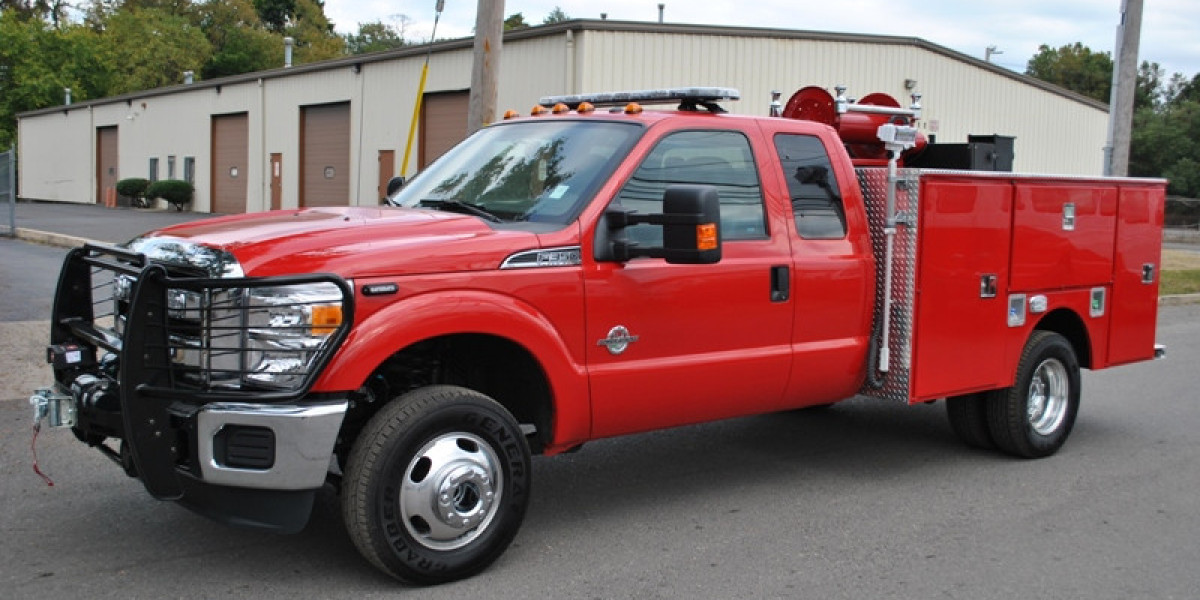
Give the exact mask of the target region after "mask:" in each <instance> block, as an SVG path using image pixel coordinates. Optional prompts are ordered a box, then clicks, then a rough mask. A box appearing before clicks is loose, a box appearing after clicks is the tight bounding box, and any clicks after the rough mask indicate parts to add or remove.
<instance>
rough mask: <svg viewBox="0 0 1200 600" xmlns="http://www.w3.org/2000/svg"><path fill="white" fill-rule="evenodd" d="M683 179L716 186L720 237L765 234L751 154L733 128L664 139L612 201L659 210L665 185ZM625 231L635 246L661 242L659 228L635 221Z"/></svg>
mask: <svg viewBox="0 0 1200 600" xmlns="http://www.w3.org/2000/svg"><path fill="white" fill-rule="evenodd" d="M687 183H690V184H704V185H711V186H713V187H715V188H717V196H718V197H719V198H720V201H721V239H723V240H726V241H729V240H747V239H762V238H764V237H766V235H767V228H766V222H765V220H764V217H763V214H764V213H763V197H762V188H761V186H760V185H759V181H758V171H757V169H755V167H754V155H753V154H752V153H751V152H750V142H749V140H747V139H746V136H744V135H742V134H741V133H738V132H736V131H680V132H677V133H672V134H670V135H668V136H667V137H664V138H663V139H662V140H660V141H659V142H658V144H657V145H656V146H655V147H654V150H652V151H651V152H650V154H649V156H647V157H646V158H645V159H644V160H643V161H642V164H641V166H639V167H638V169H637V171H635V172H634V174H633V176H632V177H630V178H629V181H628V182H626V183H625V187H624V188H622V189H621V193H620V194H618V195H617V200H616V201H617V202H618V203H619V204H620V205H621V206H623V207H624V208H631V209H634V210H636V211H637V212H639V213H643V214H646V213H659V212H662V199H663V192H665V191H666V190H667V187H668V186H671V185H674V184H687ZM626 233H627V234H628V235H629V239H630V240H631V241H636V242H638V243H639V244H643V245H648V246H658V245H661V244H662V228H661V227H655V226H653V225H636V226H633V227H629V228H627V229H626Z"/></svg>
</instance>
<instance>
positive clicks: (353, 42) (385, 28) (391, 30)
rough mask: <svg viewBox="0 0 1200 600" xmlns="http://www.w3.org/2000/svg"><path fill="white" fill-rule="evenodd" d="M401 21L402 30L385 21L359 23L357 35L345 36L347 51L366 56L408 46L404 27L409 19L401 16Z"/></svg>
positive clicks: (349, 34)
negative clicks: (366, 54)
mask: <svg viewBox="0 0 1200 600" xmlns="http://www.w3.org/2000/svg"><path fill="white" fill-rule="evenodd" d="M400 20H401V21H400V22H401V27H400V28H397V27H393V26H391V25H388V24H386V23H384V22H383V21H375V22H374V23H359V24H358V33H357V34H352V33H348V34H346V36H345V39H346V51H347V52H349V53H350V54H365V53H367V52H378V51H380V50H391V49H393V48H400V47H402V46H407V45H408V42H407V41H406V40H405V39H404V30H403V25H404V24H406V23H407V22H408V17H405V16H403V15H401V16H400Z"/></svg>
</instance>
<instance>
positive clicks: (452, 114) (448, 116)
mask: <svg viewBox="0 0 1200 600" xmlns="http://www.w3.org/2000/svg"><path fill="white" fill-rule="evenodd" d="M470 98H471V95H470V93H469V92H444V93H437V94H425V98H424V99H423V100H421V106H422V108H421V146H420V151H419V153H418V156H417V160H418V163H419V167H418V168H420V169H424V168H425V166H426V165H428V164H429V163H431V162H433V161H435V160H437V158H438V157H439V156H441V155H443V154H445V153H446V151H447V150H449V149H451V148H453V147H454V145H455V144H457V143H459V142H461V141H463V139H465V138H466V137H467V107H468V105H469V104H470Z"/></svg>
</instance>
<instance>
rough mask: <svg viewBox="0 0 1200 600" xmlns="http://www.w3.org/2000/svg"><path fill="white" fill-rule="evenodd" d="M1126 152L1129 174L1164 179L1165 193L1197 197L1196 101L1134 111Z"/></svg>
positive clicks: (1199, 131) (1199, 112) (1199, 123)
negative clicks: (1167, 183) (1128, 157)
mask: <svg viewBox="0 0 1200 600" xmlns="http://www.w3.org/2000/svg"><path fill="white" fill-rule="evenodd" d="M1129 153H1130V161H1129V174H1130V175H1134V176H1141V177H1165V178H1167V179H1169V180H1170V184H1169V187H1168V189H1167V191H1168V193H1170V194H1176V195H1180V196H1188V197H1191V198H1198V197H1200V101H1195V100H1182V101H1178V102H1176V103H1174V104H1167V105H1164V106H1162V107H1161V108H1160V109H1158V110H1155V109H1153V108H1146V109H1142V110H1139V111H1137V113H1136V114H1135V115H1134V118H1133V139H1132V141H1131V144H1130V152H1129Z"/></svg>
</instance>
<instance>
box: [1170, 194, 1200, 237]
mask: <svg viewBox="0 0 1200 600" xmlns="http://www.w3.org/2000/svg"><path fill="white" fill-rule="evenodd" d="M1165 216H1166V218H1165V221H1166V226H1167V227H1168V228H1172V229H1197V230H1200V198H1183V197H1181V196H1167V206H1166V215H1165Z"/></svg>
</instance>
